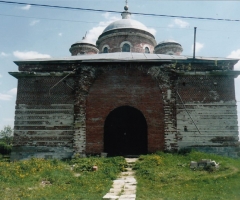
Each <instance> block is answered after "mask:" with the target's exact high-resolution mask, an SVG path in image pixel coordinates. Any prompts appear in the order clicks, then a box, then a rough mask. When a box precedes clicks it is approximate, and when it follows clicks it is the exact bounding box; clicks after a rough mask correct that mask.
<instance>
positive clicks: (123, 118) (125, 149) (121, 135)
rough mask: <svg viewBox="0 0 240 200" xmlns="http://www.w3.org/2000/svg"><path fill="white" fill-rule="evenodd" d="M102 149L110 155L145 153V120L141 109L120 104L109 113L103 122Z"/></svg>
mask: <svg viewBox="0 0 240 200" xmlns="http://www.w3.org/2000/svg"><path fill="white" fill-rule="evenodd" d="M104 151H105V152H107V153H108V155H110V156H119V155H121V156H124V155H139V154H145V153H147V122H146V119H145V117H144V116H143V114H142V113H141V111H139V110H138V109H136V108H133V107H130V106H121V107H118V108H116V109H114V110H113V111H111V112H110V113H109V115H108V116H107V118H106V120H105V124H104Z"/></svg>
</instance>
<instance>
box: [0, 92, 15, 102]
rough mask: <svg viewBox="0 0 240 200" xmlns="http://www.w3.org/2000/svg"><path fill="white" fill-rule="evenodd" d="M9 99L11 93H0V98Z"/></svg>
mask: <svg viewBox="0 0 240 200" xmlns="http://www.w3.org/2000/svg"><path fill="white" fill-rule="evenodd" d="M11 99H12V95H9V94H3V93H0V100H3V101H10V100H11Z"/></svg>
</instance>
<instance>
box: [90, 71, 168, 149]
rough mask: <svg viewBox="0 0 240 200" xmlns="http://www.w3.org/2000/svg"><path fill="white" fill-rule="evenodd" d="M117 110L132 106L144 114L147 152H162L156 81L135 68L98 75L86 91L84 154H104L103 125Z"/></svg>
mask: <svg viewBox="0 0 240 200" xmlns="http://www.w3.org/2000/svg"><path fill="white" fill-rule="evenodd" d="M120 106H132V107H134V108H136V109H138V110H140V111H141V112H142V113H143V115H144V117H145V118H146V121H147V125H148V152H155V151H157V150H164V110H163V100H162V95H161V91H160V89H159V87H158V85H157V83H156V81H154V80H153V79H152V77H151V76H150V75H147V74H146V73H144V72H142V71H140V70H138V69H137V68H135V67H134V68H131V67H121V68H120V67H114V68H112V69H109V70H106V71H105V72H104V73H103V74H101V75H100V76H99V77H98V78H97V79H96V80H95V82H94V83H93V85H92V86H91V88H90V90H89V94H88V97H87V102H86V127H87V128H86V144H87V145H86V153H99V152H102V151H103V145H104V144H103V136H104V122H105V120H106V117H107V116H108V114H109V113H110V112H111V111H112V110H114V109H115V108H118V107H120ZM133 145H134V144H133Z"/></svg>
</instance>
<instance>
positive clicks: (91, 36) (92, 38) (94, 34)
mask: <svg viewBox="0 0 240 200" xmlns="http://www.w3.org/2000/svg"><path fill="white" fill-rule="evenodd" d="M102 16H104V18H105V19H106V21H101V22H99V24H98V25H97V26H96V27H93V28H92V29H90V30H89V31H88V33H87V37H86V40H87V41H88V42H91V43H95V42H96V40H97V39H98V36H99V35H101V34H102V32H103V30H104V29H105V28H106V27H107V26H108V25H109V24H110V23H112V22H114V21H116V20H119V19H121V18H120V17H116V16H111V15H110V13H104V14H102Z"/></svg>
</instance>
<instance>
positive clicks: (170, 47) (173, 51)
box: [154, 40, 183, 55]
mask: <svg viewBox="0 0 240 200" xmlns="http://www.w3.org/2000/svg"><path fill="white" fill-rule="evenodd" d="M182 51H183V48H182V46H181V44H179V43H178V42H175V41H173V40H169V41H163V42H160V43H158V45H157V46H155V48H154V52H155V53H156V54H168V55H181V53H182Z"/></svg>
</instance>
